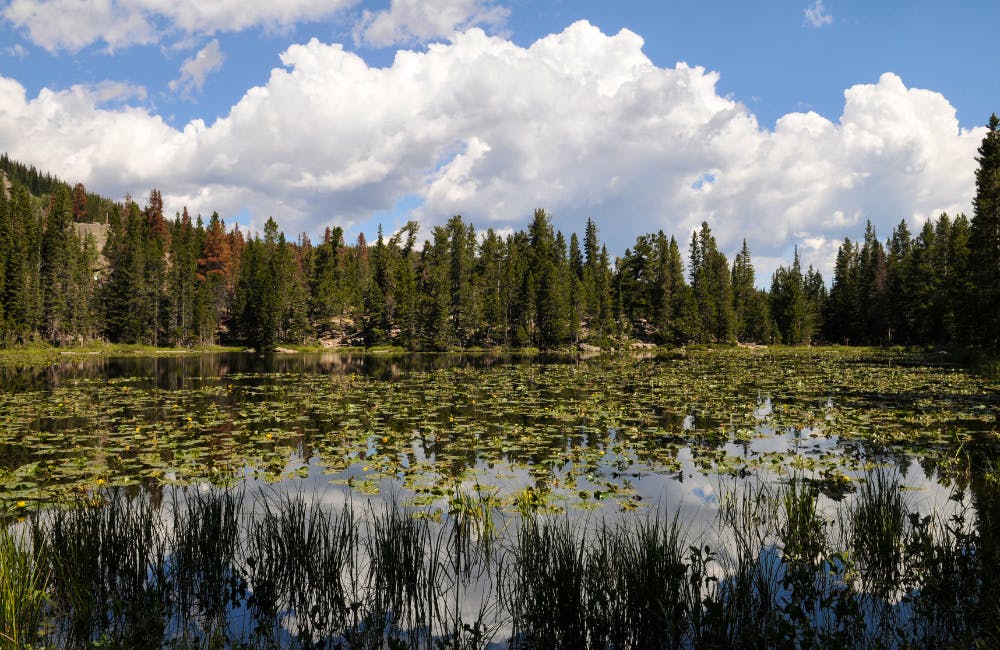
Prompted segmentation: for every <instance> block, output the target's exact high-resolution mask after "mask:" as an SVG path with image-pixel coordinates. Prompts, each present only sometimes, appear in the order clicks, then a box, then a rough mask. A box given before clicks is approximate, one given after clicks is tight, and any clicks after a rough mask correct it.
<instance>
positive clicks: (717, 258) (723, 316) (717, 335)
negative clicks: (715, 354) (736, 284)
mask: <svg viewBox="0 0 1000 650" xmlns="http://www.w3.org/2000/svg"><path fill="white" fill-rule="evenodd" d="M690 250H691V268H690V274H691V289H692V291H693V293H694V302H695V306H696V309H697V312H698V315H699V317H700V323H698V324H697V325H696V326H697V331H696V332H694V334H695V336H696V338H697V339H700V340H702V341H732V340H733V339H734V338H735V316H734V314H733V290H732V285H731V280H730V270H729V263H728V262H727V261H726V256H725V255H723V254H722V253H721V252H720V251H719V249H718V247H717V245H716V243H715V237H714V236H713V235H712V230H711V228H709V227H708V223H705V222H702V224H701V229H700V230H698V231H696V232H694V233H693V234H692V236H691V247H690Z"/></svg>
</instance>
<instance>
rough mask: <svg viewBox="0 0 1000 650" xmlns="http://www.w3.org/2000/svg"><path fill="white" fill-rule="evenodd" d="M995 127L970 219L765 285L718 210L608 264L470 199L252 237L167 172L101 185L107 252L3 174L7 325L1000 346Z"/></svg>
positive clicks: (181, 333) (540, 223)
mask: <svg viewBox="0 0 1000 650" xmlns="http://www.w3.org/2000/svg"><path fill="white" fill-rule="evenodd" d="M998 126H1000V122H998V120H997V118H996V116H993V117H992V118H991V120H990V122H989V130H988V134H987V136H986V138H985V139H984V141H983V143H982V145H981V147H980V149H979V158H978V160H979V163H980V168H979V170H978V171H977V172H976V199H975V202H974V208H975V215H974V217H973V219H972V220H971V221H969V220H968V219H967V218H966V217H965V216H964V215H959V216H958V217H955V218H954V219H952V218H951V217H949V216H948V215H945V214H942V215H941V216H940V217H939V218H938V219H937V220H936V221H928V222H927V223H925V224H924V226H923V228H922V230H921V232H920V233H919V234H918V235H917V236H916V237H913V236H911V234H910V232H909V230H908V228H907V226H906V223H905V222H902V223H900V225H899V226H897V227H896V228H895V230H894V231H893V233H892V235H891V237H890V238H889V239H888V240H887V241H886V242H885V243H882V242H880V241H879V239H878V238H877V235H876V233H875V231H874V229H873V228H872V227H871V225H870V224H869V226H868V228H867V230H866V234H865V237H864V241H863V242H859V243H855V242H852V241H850V240H849V239H845V240H844V242H843V244H842V245H841V246H840V250H839V252H838V255H837V260H836V265H835V271H834V277H833V282H832V286H831V288H830V289H829V291H828V290H827V288H826V285H825V283H824V280H823V278H822V276H821V275H820V273H819V272H818V271H816V270H815V269H813V268H811V267H810V268H807V269H803V268H802V266H801V264H800V260H799V256H798V253H797V252H796V253H795V255H794V258H793V261H792V263H791V264H790V265H788V266H782V267H780V268H779V269H778V270H777V271H775V273H774V274H773V276H772V278H771V283H770V288H769V290H760V289H757V287H756V278H755V274H754V267H753V264H752V260H751V255H750V251H749V249H748V247H747V245H746V242H745V241H744V243H743V247H742V249H741V251H740V252H739V253H738V254H737V255H736V256H735V258H734V259H733V260H732V262H731V263H730V261H729V260H727V259H726V256H725V255H724V254H723V253H722V252H721V251H720V250H719V249H718V246H717V243H716V241H715V238H714V236H713V234H712V231H711V229H710V227H709V225H708V224H707V223H703V224H702V226H701V228H700V229H698V230H697V231H695V232H694V233H692V235H691V238H690V240H688V241H687V242H685V244H684V246H685V248H686V251H685V252H682V244H681V243H679V242H678V241H677V240H676V239H675V238H674V237H673V236H670V237H668V236H667V235H666V234H664V233H663V232H662V231H661V232H658V233H655V234H644V235H640V236H639V237H637V239H636V241H635V245H634V246H632V247H630V248H629V249H628V250H626V251H625V253H624V255H623V256H621V257H620V258H617V259H615V260H614V261H613V262H612V260H611V259H610V257H609V255H608V252H607V249H606V247H605V246H604V245H602V243H601V241H600V239H599V236H598V229H597V226H596V224H595V223H594V222H593V221H590V220H588V222H587V224H586V228H585V231H584V233H583V239H582V241H581V240H580V238H579V237H578V235H577V234H576V233H572V234H570V236H569V238H568V240H567V238H566V237H565V236H564V235H563V233H561V232H558V231H555V230H554V228H553V226H552V222H551V218H550V217H549V215H548V214H547V213H546V212H545V211H544V210H537V211H536V212H535V214H534V217H533V219H532V222H531V225H530V226H529V227H528V229H527V230H522V231H519V232H516V233H513V234H511V235H508V236H505V237H501V236H500V235H498V234H497V233H496V232H494V231H493V230H487V231H486V232H485V233H479V232H477V231H476V230H475V228H474V226H472V225H471V224H467V223H465V222H464V221H463V220H462V218H461V217H460V216H455V217H453V218H451V219H450V220H449V221H448V222H447V223H446V224H445V225H443V226H438V227H435V228H434V229H433V231H432V232H431V233H430V237H429V238H428V239H427V240H426V241H424V242H422V244H420V245H418V240H417V231H418V226H417V224H416V223H415V222H410V223H408V224H407V225H406V226H404V227H403V228H402V229H400V230H399V231H398V232H396V233H393V234H392V235H391V236H388V237H386V236H385V235H384V233H383V232H382V231H381V229H380V230H379V232H378V236H377V238H376V240H375V241H374V242H372V243H369V242H368V241H367V239H366V238H365V236H364V235H363V234H362V235H359V236H358V239H357V241H355V242H353V243H347V242H345V241H344V235H343V231H342V230H341V229H340V228H328V229H327V230H326V231H325V233H324V234H323V237H322V241H320V242H319V243H317V244H313V243H312V242H310V241H309V239H308V238H307V237H306V236H305V235H302V236H300V237H299V238H298V239H297V240H296V241H288V240H286V238H285V236H284V234H283V233H281V232H280V231H279V229H278V225H277V224H276V223H275V221H274V220H273V219H269V220H268V221H267V224H266V225H265V227H264V232H263V233H262V234H259V235H254V236H252V237H249V238H246V237H244V235H243V234H242V233H241V231H240V230H238V229H236V228H232V229H229V230H227V229H226V226H225V223H224V222H223V220H222V219H221V218H220V217H219V215H218V214H213V215H212V216H211V217H210V218H209V220H208V223H207V224H206V223H203V221H202V219H201V217H200V216H199V217H197V218H195V219H192V218H191V217H190V216H189V215H188V213H187V211H186V210H185V211H184V212H183V213H181V214H177V215H175V217H174V218H173V219H168V218H166V217H165V216H164V214H163V202H162V199H161V197H160V193H159V192H158V191H156V190H153V191H152V192H151V193H150V198H149V204H148V205H147V206H145V207H142V208H140V206H139V205H138V204H137V203H135V202H134V201H131V200H130V199H126V201H125V202H124V203H122V204H114V203H111V202H103V203H101V206H102V208H104V209H106V210H107V211H106V214H105V215H103V216H102V218H101V219H100V221H103V222H106V223H107V229H108V230H107V241H106V243H105V244H104V246H103V249H102V250H101V251H98V250H97V245H96V243H95V241H94V239H93V238H92V237H91V236H90V235H81V234H78V230H79V229H78V228H74V227H73V226H72V223H73V222H74V221H82V220H87V219H88V218H89V217H90V216H91V215H90V214H89V212H86V210H85V209H84V207H83V202H82V201H81V196H83V194H81V192H79V191H76V190H75V189H71V188H70V187H69V186H68V185H66V184H64V183H61V182H58V183H52V184H51V187H50V188H49V189H51V191H52V193H51V195H50V196H49V197H48V200H47V201H42V202H39V201H38V200H37V199H34V198H33V197H32V194H31V192H30V191H29V188H28V187H27V186H26V185H25V184H24V183H23V182H22V181H21V180H19V179H20V178H22V177H23V173H22V174H21V176H18V175H16V174H15V175H13V176H12V181H13V184H12V187H11V189H10V191H9V192H0V341H2V342H3V343H4V344H6V345H11V344H18V343H25V342H29V341H32V340H46V341H49V342H52V343H55V344H68V343H73V342H82V341H88V340H94V339H104V340H109V341H114V342H127V343H147V344H153V345H195V344H209V343H214V342H239V343H241V344H245V345H249V346H252V347H255V348H258V349H268V348H273V347H274V346H275V345H277V344H278V343H280V342H286V343H299V342H307V341H315V340H324V341H332V342H336V343H342V344H359V345H367V346H372V345H383V344H394V345H400V346H403V347H406V348H409V349H414V350H442V349H451V348H464V347H473V346H519V347H523V346H537V347H544V348H551V347H560V346H568V345H571V344H582V343H589V344H593V345H597V346H608V345H618V344H620V343H621V342H623V341H625V340H628V339H639V340H645V341H649V342H654V343H660V344H684V343H691V342H698V343H703V342H732V341H742V342H756V343H774V342H779V343H788V344H797V343H804V342H809V341H813V340H826V341H831V342H844V343H853V344H861V343H865V344H882V343H912V344H917V343H920V344H958V345H977V346H983V347H988V348H992V349H996V348H997V345H998V336H1000V334H998V333H1000V295H998V294H1000V200H998V197H1000V130H998ZM5 164H7V165H8V166H9V165H11V163H9V161H8V162H6V163H5ZM18 169H22V170H23V169H24V168H23V165H22V166H20V167H18ZM25 173H28V175H29V176H30V170H28V172H25ZM36 175H37V172H36ZM46 178H48V177H46ZM78 188H82V186H78ZM91 220H92V219H91ZM99 253H101V254H99Z"/></svg>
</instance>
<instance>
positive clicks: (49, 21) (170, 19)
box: [0, 0, 356, 52]
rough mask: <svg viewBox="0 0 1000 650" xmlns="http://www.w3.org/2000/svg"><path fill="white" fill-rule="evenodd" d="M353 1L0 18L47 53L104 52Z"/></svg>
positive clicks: (177, 0)
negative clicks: (100, 46) (99, 48)
mask: <svg viewBox="0 0 1000 650" xmlns="http://www.w3.org/2000/svg"><path fill="white" fill-rule="evenodd" d="M355 2H356V0H283V1H282V2H247V1H246V0H11V2H10V4H8V5H7V6H6V7H4V8H3V10H2V12H0V13H2V15H3V17H4V18H5V19H6V20H7V21H8V22H10V23H11V24H12V25H14V26H15V27H17V28H20V29H24V30H25V31H26V33H27V35H28V38H30V39H31V41H32V42H34V43H35V44H37V45H40V46H41V47H44V48H45V49H47V50H49V51H50V52H55V51H58V50H69V51H77V50H80V49H82V48H84V47H87V46H88V45H91V44H93V43H98V42H104V43H105V44H106V45H107V47H108V49H109V50H114V49H118V48H122V47H127V46H130V45H147V44H150V43H158V42H160V40H161V39H162V38H164V36H165V35H176V34H178V33H179V34H180V35H185V34H215V33H218V32H226V31H240V30H243V29H247V28H249V27H258V26H263V27H268V28H274V27H287V26H289V25H293V24H295V23H298V22H301V21H308V20H317V19H320V18H325V17H328V16H331V15H333V14H335V13H337V12H338V11H341V10H343V9H344V8H346V7H349V6H351V5H353V4H354V3H355Z"/></svg>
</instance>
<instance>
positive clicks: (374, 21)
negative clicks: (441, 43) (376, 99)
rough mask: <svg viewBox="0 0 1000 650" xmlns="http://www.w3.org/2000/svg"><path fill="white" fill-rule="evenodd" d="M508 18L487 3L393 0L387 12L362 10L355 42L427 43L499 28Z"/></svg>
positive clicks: (380, 44) (483, 0)
mask: <svg viewBox="0 0 1000 650" xmlns="http://www.w3.org/2000/svg"><path fill="white" fill-rule="evenodd" d="M509 15H510V10H509V9H507V8H506V7H502V6H500V5H497V4H494V3H492V2H490V1H489V0H434V1H433V2H429V1H428V0H392V5H391V6H390V7H389V9H388V10H386V11H379V12H371V11H368V10H365V12H364V13H363V15H362V19H361V21H360V23H359V24H358V25H357V27H356V28H355V33H354V40H355V43H356V44H359V43H361V42H364V43H366V44H368V45H373V46H375V47H388V46H390V45H409V44H414V43H426V42H429V41H432V40H436V39H441V38H450V37H451V36H452V35H453V34H454V33H455V32H456V31H462V30H466V29H469V28H470V27H476V26H480V27H490V28H494V29H495V28H498V27H500V26H501V25H503V23H504V21H506V19H507V17H508V16H509Z"/></svg>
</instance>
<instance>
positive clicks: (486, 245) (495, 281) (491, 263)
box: [476, 228, 507, 345]
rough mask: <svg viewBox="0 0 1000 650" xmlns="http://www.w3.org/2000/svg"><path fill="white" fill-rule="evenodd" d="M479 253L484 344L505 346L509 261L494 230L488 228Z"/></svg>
mask: <svg viewBox="0 0 1000 650" xmlns="http://www.w3.org/2000/svg"><path fill="white" fill-rule="evenodd" d="M479 251H480V252H479V259H478V261H477V271H476V277H477V278H478V281H477V284H478V285H479V293H480V297H481V300H482V329H483V343H485V344H486V345H492V344H498V343H503V342H504V341H505V340H506V337H507V331H506V330H507V323H506V321H507V309H506V307H507V305H506V303H505V301H504V297H505V292H504V286H503V278H504V265H505V263H506V260H505V256H504V243H503V240H502V239H500V237H499V236H498V235H497V234H496V233H495V232H493V229H492V228H489V229H487V231H486V236H485V237H483V243H482V244H481V245H480V248H479Z"/></svg>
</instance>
